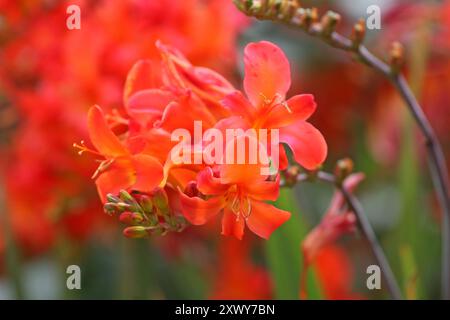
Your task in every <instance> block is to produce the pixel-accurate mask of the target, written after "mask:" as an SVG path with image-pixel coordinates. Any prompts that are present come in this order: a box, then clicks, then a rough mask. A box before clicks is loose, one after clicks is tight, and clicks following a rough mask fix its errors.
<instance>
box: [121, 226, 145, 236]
mask: <svg viewBox="0 0 450 320" xmlns="http://www.w3.org/2000/svg"><path fill="white" fill-rule="evenodd" d="M123 235H124V236H125V237H127V238H144V237H146V236H147V235H148V233H147V228H146V227H142V226H134V227H128V228H125V229H124V230H123Z"/></svg>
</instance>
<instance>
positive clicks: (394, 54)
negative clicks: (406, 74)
mask: <svg viewBox="0 0 450 320" xmlns="http://www.w3.org/2000/svg"><path fill="white" fill-rule="evenodd" d="M404 59H405V49H404V47H403V45H402V44H401V43H400V42H398V41H395V42H393V43H392V45H391V50H390V51H389V64H390V65H391V71H392V73H394V74H398V73H399V72H400V70H401V68H402V67H403V63H404Z"/></svg>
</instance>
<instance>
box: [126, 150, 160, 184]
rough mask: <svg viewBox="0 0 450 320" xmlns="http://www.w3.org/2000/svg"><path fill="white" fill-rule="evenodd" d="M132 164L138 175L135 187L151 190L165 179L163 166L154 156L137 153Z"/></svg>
mask: <svg viewBox="0 0 450 320" xmlns="http://www.w3.org/2000/svg"><path fill="white" fill-rule="evenodd" d="M132 164H133V169H134V174H135V176H136V181H135V183H134V184H133V186H132V188H133V189H136V190H139V191H143V192H151V191H152V190H153V189H154V188H156V187H157V186H158V185H159V183H160V182H161V180H162V179H163V176H164V174H163V166H162V165H161V163H160V162H159V161H158V160H157V159H156V158H154V157H151V156H148V155H145V154H137V155H134V156H133V157H132Z"/></svg>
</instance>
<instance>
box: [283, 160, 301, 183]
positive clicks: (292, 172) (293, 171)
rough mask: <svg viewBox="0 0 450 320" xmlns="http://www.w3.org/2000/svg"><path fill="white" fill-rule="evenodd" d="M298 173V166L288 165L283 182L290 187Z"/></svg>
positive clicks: (295, 181)
mask: <svg viewBox="0 0 450 320" xmlns="http://www.w3.org/2000/svg"><path fill="white" fill-rule="evenodd" d="M299 174H300V167H299V166H297V165H293V166H290V167H289V168H288V169H287V170H286V172H285V173H284V179H285V184H286V186H288V187H292V186H294V185H295V184H296V183H297V178H298V175H299Z"/></svg>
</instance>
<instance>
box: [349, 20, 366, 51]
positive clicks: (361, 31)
mask: <svg viewBox="0 0 450 320" xmlns="http://www.w3.org/2000/svg"><path fill="white" fill-rule="evenodd" d="M365 35H366V22H365V20H364V19H359V20H358V22H357V23H355V25H354V26H353V29H352V35H351V36H350V39H351V40H352V44H353V48H354V49H358V48H359V46H360V45H361V43H362V42H363V41H364V37H365Z"/></svg>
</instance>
